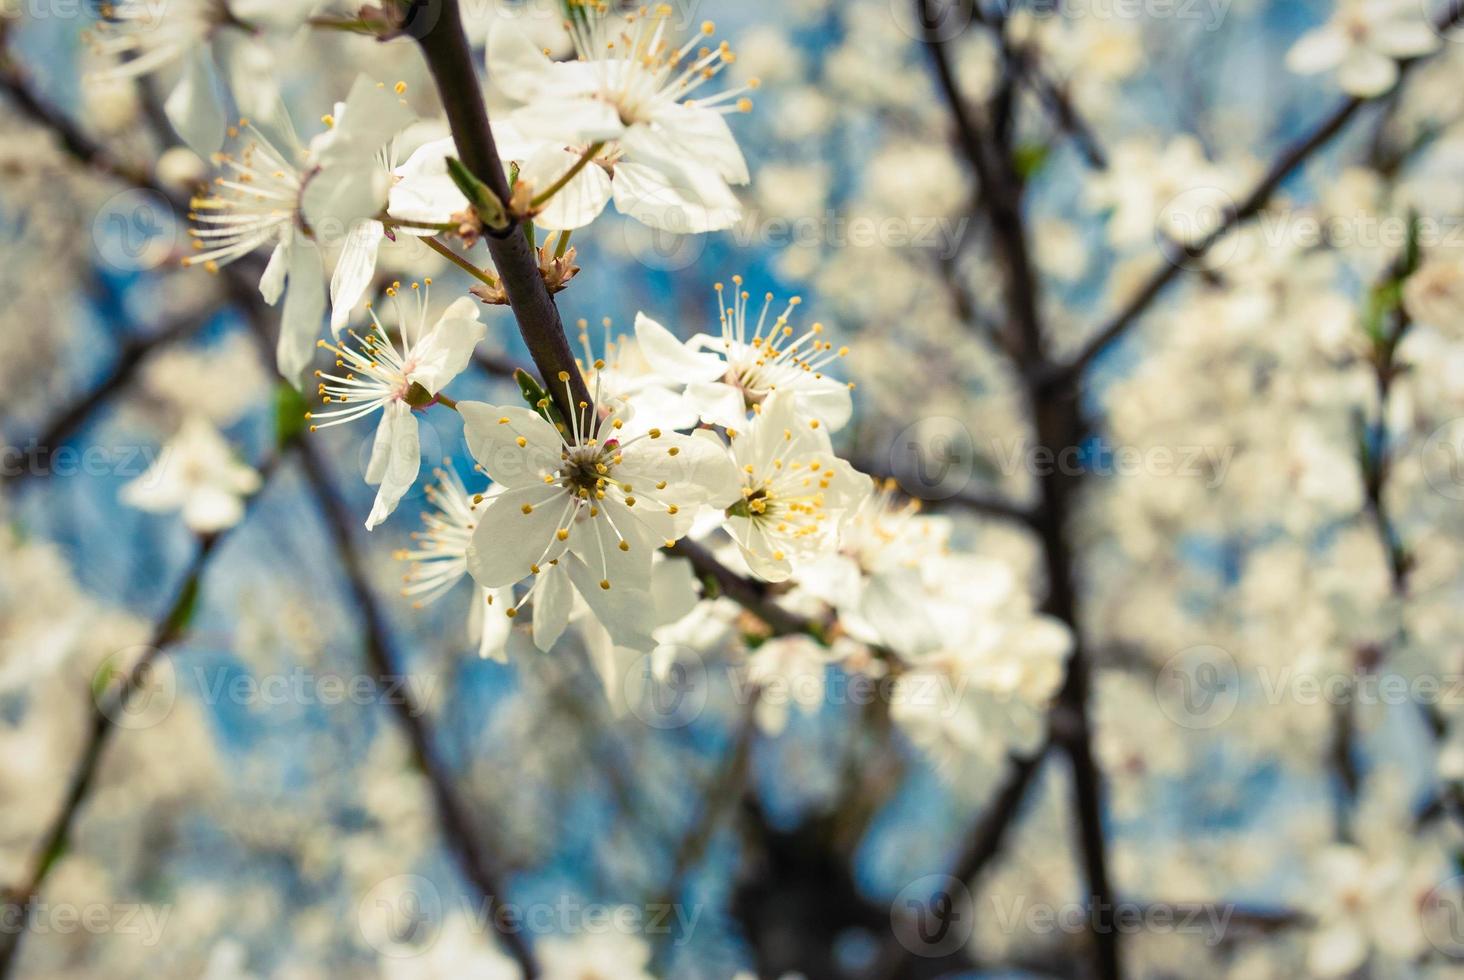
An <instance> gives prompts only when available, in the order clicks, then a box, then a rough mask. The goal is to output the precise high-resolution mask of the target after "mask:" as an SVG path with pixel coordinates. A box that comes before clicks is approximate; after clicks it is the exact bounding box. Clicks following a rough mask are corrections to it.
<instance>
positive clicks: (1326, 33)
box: [1286, 25, 1352, 75]
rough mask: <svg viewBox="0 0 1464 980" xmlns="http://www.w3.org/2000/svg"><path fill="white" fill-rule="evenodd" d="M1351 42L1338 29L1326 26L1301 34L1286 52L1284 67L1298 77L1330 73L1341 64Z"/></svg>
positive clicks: (1350, 46)
mask: <svg viewBox="0 0 1464 980" xmlns="http://www.w3.org/2000/svg"><path fill="white" fill-rule="evenodd" d="M1351 48H1352V42H1351V41H1350V40H1349V39H1348V37H1347V35H1346V34H1344V33H1343V32H1342V31H1341V30H1340V29H1339V28H1335V27H1331V26H1330V25H1329V26H1326V27H1320V28H1318V29H1317V30H1314V31H1311V32H1309V33H1307V34H1303V35H1302V36H1301V39H1300V40H1298V41H1297V42H1296V43H1295V44H1293V45H1292V46H1291V50H1290V51H1288V52H1286V67H1287V68H1289V69H1291V70H1292V71H1294V72H1296V73H1297V74H1298V75H1315V74H1317V73H1318V72H1324V71H1331V70H1332V69H1333V68H1336V67H1337V66H1338V65H1340V64H1341V63H1342V59H1343V58H1346V57H1347V52H1348V51H1349V50H1350V49H1351Z"/></svg>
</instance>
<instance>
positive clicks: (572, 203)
mask: <svg viewBox="0 0 1464 980" xmlns="http://www.w3.org/2000/svg"><path fill="white" fill-rule="evenodd" d="M579 160H580V154H578V153H572V152H570V151H568V150H564V149H562V148H559V147H554V146H546V147H544V148H543V149H541V150H539V151H538V152H537V153H535V154H534V155H533V156H532V157H530V158H529V159H528V160H526V161H524V165H523V167H522V168H521V169H520V170H519V180H528V181H532V182H533V187H534V189H535V193H541V192H543V191H546V190H548V189H549V188H550V187H552V186H554V182H555V181H556V180H558V179H559V178H560V177H562V176H563V175H564V174H565V173H566V172H568V170H569V169H570V168H571V167H573V166H575V165H576V164H577V163H578V162H579ZM609 203H610V175H609V174H607V173H605V168H604V167H601V166H600V165H598V164H595V163H591V164H587V165H586V166H585V167H584V168H583V169H582V170H580V172H579V173H577V174H575V175H574V176H573V177H571V178H570V180H569V182H568V183H567V184H565V185H564V186H563V187H561V188H560V189H559V190H557V191H555V192H554V196H553V197H551V198H550V199H549V201H548V203H547V204H545V205H544V210H543V211H541V212H539V213H538V214H537V215H535V216H534V223H535V224H536V225H539V226H540V227H541V228H548V229H549V230H551V231H560V230H564V229H569V228H583V227H584V226H585V225H587V224H589V223H590V222H591V221H594V220H595V219H596V218H597V217H599V216H600V212H601V211H604V210H605V205H606V204H609Z"/></svg>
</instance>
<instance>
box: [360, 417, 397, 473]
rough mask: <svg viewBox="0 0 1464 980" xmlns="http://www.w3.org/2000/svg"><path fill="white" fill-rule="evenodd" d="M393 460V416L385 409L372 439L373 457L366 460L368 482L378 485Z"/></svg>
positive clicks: (378, 420) (377, 422)
mask: <svg viewBox="0 0 1464 980" xmlns="http://www.w3.org/2000/svg"><path fill="white" fill-rule="evenodd" d="M390 460H391V417H390V415H389V413H387V412H386V411H385V410H384V409H383V411H382V413H381V418H379V419H377V421H376V434H375V435H374V436H373V437H372V439H371V458H370V459H369V460H367V461H366V482H367V483H368V484H370V485H371V486H373V487H374V486H377V485H378V484H380V483H381V481H382V479H383V478H384V477H385V476H386V467H387V464H388V463H389V462H390Z"/></svg>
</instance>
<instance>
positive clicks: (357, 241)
mask: <svg viewBox="0 0 1464 980" xmlns="http://www.w3.org/2000/svg"><path fill="white" fill-rule="evenodd" d="M385 234H386V228H385V227H384V226H383V225H382V223H381V222H380V221H376V220H374V219H366V220H364V221H358V222H356V223H355V224H354V225H352V226H351V229H350V231H349V232H348V233H347V234H346V243H345V245H343V246H342V247H341V254H340V257H339V258H337V259H336V267H335V272H334V273H333V274H332V275H331V277H330V332H331V333H332V334H334V335H335V336H337V337H339V336H340V334H341V328H342V327H344V326H345V325H346V321H347V320H348V319H349V318H350V315H351V309H352V308H353V307H354V306H355V305H356V304H357V303H359V302H361V297H362V296H364V295H365V294H366V287H367V286H369V285H371V277H372V276H374V275H376V253H377V251H378V249H380V247H381V239H382V237H383V236H384V235H385Z"/></svg>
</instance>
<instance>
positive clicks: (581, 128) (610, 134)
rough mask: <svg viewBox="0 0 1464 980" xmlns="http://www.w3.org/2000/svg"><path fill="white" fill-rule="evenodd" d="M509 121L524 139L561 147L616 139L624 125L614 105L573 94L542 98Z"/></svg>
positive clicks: (622, 130)
mask: <svg viewBox="0 0 1464 980" xmlns="http://www.w3.org/2000/svg"><path fill="white" fill-rule="evenodd" d="M508 121H509V122H510V123H512V124H513V125H514V126H515V127H516V128H517V130H518V132H519V134H520V135H521V136H523V137H525V138H527V139H531V140H545V141H549V142H553V143H557V144H559V145H560V146H587V145H589V144H590V143H598V142H608V141H610V140H615V139H619V138H620V136H621V135H622V134H623V133H624V132H625V124H624V123H623V122H621V121H620V114H619V113H618V112H617V111H616V109H615V107H614V106H613V105H611V104H610V103H608V102H605V101H602V100H600V99H587V98H581V97H579V96H573V95H572V96H567V97H556V96H553V95H550V96H547V97H542V96H541V97H540V98H537V99H535V100H534V104H533V105H532V106H525V107H524V108H522V109H519V110H516V111H515V112H513V113H511V114H510V115H509V117H508Z"/></svg>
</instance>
